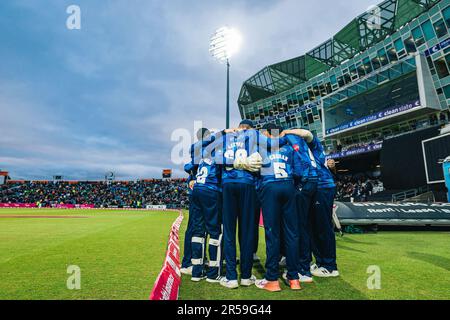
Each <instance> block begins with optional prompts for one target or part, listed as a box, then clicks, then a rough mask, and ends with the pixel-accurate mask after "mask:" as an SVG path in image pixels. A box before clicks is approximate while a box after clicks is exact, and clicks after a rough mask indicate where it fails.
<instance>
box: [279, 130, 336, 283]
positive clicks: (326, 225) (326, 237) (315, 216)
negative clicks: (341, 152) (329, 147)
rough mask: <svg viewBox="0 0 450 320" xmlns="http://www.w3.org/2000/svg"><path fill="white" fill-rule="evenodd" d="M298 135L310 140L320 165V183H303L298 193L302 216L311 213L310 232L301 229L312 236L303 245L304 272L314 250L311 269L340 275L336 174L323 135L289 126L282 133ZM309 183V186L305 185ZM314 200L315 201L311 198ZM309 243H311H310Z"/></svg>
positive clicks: (319, 274) (314, 160) (313, 159)
mask: <svg viewBox="0 0 450 320" xmlns="http://www.w3.org/2000/svg"><path fill="white" fill-rule="evenodd" d="M289 134H293V135H297V136H299V137H302V138H303V139H305V141H306V142H307V144H308V148H309V150H308V154H309V155H310V157H311V163H312V164H313V167H315V168H316V169H317V187H316V189H315V190H314V189H313V187H312V186H311V184H310V186H307V185H308V183H307V184H303V185H301V186H300V187H301V191H300V193H299V195H298V196H297V199H298V202H297V205H298V207H299V212H300V214H301V217H300V219H302V217H303V216H304V215H307V216H308V226H307V231H308V232H307V233H304V230H300V233H301V234H302V233H303V234H304V235H306V236H307V237H310V241H309V242H306V241H301V246H302V248H301V249H300V251H301V252H303V253H304V254H303V255H302V254H301V257H300V269H301V270H300V273H302V272H303V273H304V274H305V275H308V272H307V270H305V269H307V268H308V267H309V266H310V264H311V262H312V256H311V252H312V253H314V257H315V258H316V264H315V265H312V266H310V267H309V268H310V272H311V274H312V275H314V276H317V277H337V276H339V272H338V270H337V265H336V238H335V235H334V226H333V222H332V221H333V219H332V216H333V202H334V196H335V193H336V185H335V183H334V179H333V175H332V174H331V172H330V170H329V169H328V168H327V165H326V157H325V153H324V150H323V147H322V144H321V143H320V141H319V139H318V138H317V137H315V136H313V135H312V133H311V132H309V131H308V130H302V129H293V130H285V131H284V132H283V133H282V135H289ZM305 185H306V186H307V188H306V189H305ZM311 200H312V202H311ZM304 204H308V205H309V206H310V208H309V211H306V210H305V208H306V207H305V206H304ZM308 243H309V245H310V246H309V247H308Z"/></svg>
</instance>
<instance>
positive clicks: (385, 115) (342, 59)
mask: <svg viewBox="0 0 450 320" xmlns="http://www.w3.org/2000/svg"><path fill="white" fill-rule="evenodd" d="M449 103H450V0H440V1H439V0H386V1H384V2H382V3H380V4H378V5H377V6H374V7H373V8H371V9H370V10H369V11H367V12H365V13H363V14H361V15H359V16H358V17H356V18H355V19H353V20H352V21H351V22H349V23H348V24H347V25H346V26H345V27H344V28H343V29H342V30H340V31H338V32H337V33H336V34H335V35H334V36H332V37H331V38H330V39H328V40H327V41H325V42H324V43H322V44H321V45H319V46H317V47H316V48H313V49H312V50H310V51H308V52H307V53H306V54H303V55H301V56H298V57H296V58H292V59H289V60H287V61H282V62H277V63H275V64H272V65H269V66H266V67H264V68H263V69H262V70H261V71H259V72H257V73H256V74H255V75H253V76H252V77H250V78H249V79H248V80H247V81H245V82H244V83H243V85H242V88H241V91H240V94H239V98H238V106H239V111H240V115H241V117H242V118H243V119H251V120H253V121H254V122H255V124H256V126H257V128H261V127H262V126H263V125H264V124H265V123H268V122H274V123H277V124H278V125H280V126H281V127H283V128H293V127H301V128H306V129H309V130H310V131H312V132H313V133H315V134H316V135H317V136H318V137H319V138H320V139H321V140H322V141H323V144H324V146H325V149H326V151H327V153H328V157H329V158H333V159H335V160H336V163H337V169H338V172H337V173H338V175H337V178H338V180H339V186H340V190H338V194H340V195H341V196H343V197H345V198H352V197H353V196H352V195H355V194H358V195H359V196H360V197H362V198H363V199H367V198H368V197H366V196H364V195H365V194H373V187H374V186H375V187H376V189H377V191H382V190H384V191H382V192H378V194H379V195H380V196H379V197H378V198H377V200H391V199H393V198H394V196H395V195H396V194H397V195H398V193H399V192H400V193H405V192H406V193H405V196H404V197H403V198H407V194H408V192H410V193H409V194H413V195H417V194H418V193H419V191H420V190H422V191H424V192H425V191H430V190H431V191H433V192H434V193H435V196H436V199H438V200H442V201H444V200H445V191H444V190H445V187H444V177H443V171H442V165H438V163H442V159H445V158H446V156H448V155H449V154H450V142H449V143H447V141H448V140H449V136H448V135H445V134H444V132H445V131H446V130H448V123H449V121H450V111H449ZM440 135H442V138H443V139H444V140H442V141H444V142H443V143H440V144H439V146H437V144H436V146H435V147H436V148H438V149H434V150H428V151H427V150H425V146H424V145H423V144H422V142H423V141H426V140H428V139H434V138H436V139H437V138H438V137H439V136H440ZM422 154H423V156H422ZM428 156H430V157H432V158H431V159H428V161H427V159H426V158H427V157H428ZM431 171H432V172H431ZM429 176H435V179H434V180H432V181H431V180H430V179H429ZM367 181H369V184H368V185H369V187H365V185H366V184H367V183H366V182H367ZM358 186H359V187H358ZM354 189H357V191H356V193H355V192H354ZM371 189H372V190H371ZM364 190H365V191H364ZM354 193H355V194H354ZM353 198H354V197H353ZM369 198H370V197H369Z"/></svg>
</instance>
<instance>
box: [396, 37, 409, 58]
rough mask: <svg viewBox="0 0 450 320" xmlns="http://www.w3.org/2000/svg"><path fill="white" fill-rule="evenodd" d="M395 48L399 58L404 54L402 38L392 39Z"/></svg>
mask: <svg viewBox="0 0 450 320" xmlns="http://www.w3.org/2000/svg"><path fill="white" fill-rule="evenodd" d="M394 46H395V50H396V51H397V53H398V57H399V58H401V57H403V56H405V55H406V50H405V45H404V43H403V41H402V39H400V38H399V39H397V40H395V41H394Z"/></svg>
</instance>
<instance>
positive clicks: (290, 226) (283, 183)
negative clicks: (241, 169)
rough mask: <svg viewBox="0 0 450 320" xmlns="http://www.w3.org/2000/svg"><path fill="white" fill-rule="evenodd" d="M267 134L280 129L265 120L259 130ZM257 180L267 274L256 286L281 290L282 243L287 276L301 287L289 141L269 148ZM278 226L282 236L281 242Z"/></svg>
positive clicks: (294, 288) (278, 131) (295, 286)
mask: <svg viewBox="0 0 450 320" xmlns="http://www.w3.org/2000/svg"><path fill="white" fill-rule="evenodd" d="M262 132H263V134H264V135H266V136H267V137H268V138H275V137H278V135H279V133H280V132H281V129H280V128H278V127H277V126H276V125H274V124H271V123H270V124H267V125H265V126H264V128H263V130H262ZM264 154H265V158H263V166H262V168H261V173H260V177H259V180H258V195H259V199H260V201H261V206H262V211H263V219H264V229H265V236H266V257H267V259H266V274H265V277H264V279H262V280H257V281H256V283H255V284H256V286H257V287H258V288H260V289H265V290H267V291H271V292H277V291H281V287H280V283H279V281H278V278H279V277H280V274H279V265H278V262H279V259H280V247H281V246H284V248H285V249H284V252H285V254H286V263H287V269H288V271H287V278H288V281H289V285H290V287H291V289H293V290H300V289H301V286H300V282H299V273H298V254H299V249H298V245H299V239H298V236H299V235H298V226H299V223H298V215H297V211H296V204H295V187H294V176H293V159H294V149H293V148H292V147H291V146H290V145H284V146H281V147H273V148H268V150H267V152H265V153H264ZM281 230H283V234H284V239H283V243H281V237H280V236H281Z"/></svg>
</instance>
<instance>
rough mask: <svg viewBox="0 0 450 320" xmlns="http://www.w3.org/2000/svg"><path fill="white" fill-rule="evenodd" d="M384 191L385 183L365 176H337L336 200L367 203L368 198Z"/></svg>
mask: <svg viewBox="0 0 450 320" xmlns="http://www.w3.org/2000/svg"><path fill="white" fill-rule="evenodd" d="M383 190H384V187H383V183H382V182H381V181H380V180H379V179H377V178H369V177H368V176H367V175H365V174H356V175H343V176H336V200H337V201H344V202H349V201H350V202H366V201H368V198H369V197H370V196H371V195H373V194H375V193H378V192H381V191H383Z"/></svg>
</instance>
